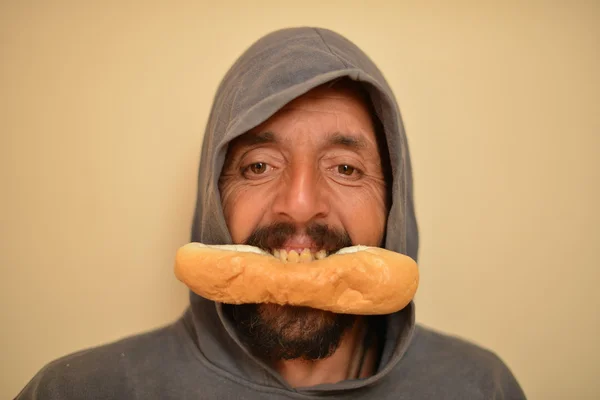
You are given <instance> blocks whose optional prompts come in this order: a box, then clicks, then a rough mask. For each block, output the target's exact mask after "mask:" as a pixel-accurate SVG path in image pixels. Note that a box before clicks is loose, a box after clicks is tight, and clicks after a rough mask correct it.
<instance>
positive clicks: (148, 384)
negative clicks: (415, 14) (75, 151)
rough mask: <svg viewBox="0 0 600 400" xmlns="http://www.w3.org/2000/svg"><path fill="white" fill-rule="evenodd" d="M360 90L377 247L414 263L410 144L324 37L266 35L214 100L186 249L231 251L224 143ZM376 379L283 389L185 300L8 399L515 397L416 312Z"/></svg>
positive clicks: (511, 387)
mask: <svg viewBox="0 0 600 400" xmlns="http://www.w3.org/2000/svg"><path fill="white" fill-rule="evenodd" d="M340 77H347V78H350V79H352V80H355V81H358V82H360V83H361V84H362V85H363V86H364V88H365V89H366V91H367V93H368V94H369V96H370V100H371V101H372V103H373V109H374V111H375V113H376V117H377V118H379V120H380V122H381V123H382V125H383V129H384V131H385V136H386V140H387V146H388V150H389V156H390V162H391V169H392V177H393V185H392V187H391V190H392V206H391V209H390V213H389V216H388V221H387V233H386V241H385V247H386V248H387V249H390V250H393V251H396V252H399V253H403V254H407V255H409V256H410V257H412V258H413V259H415V260H416V259H417V252H418V231H417V222H416V218H415V212H414V206H413V193H412V175H411V164H410V156H409V152H408V145H407V140H406V136H405V133H404V128H403V125H402V120H401V117H400V112H399V109H398V105H397V103H396V99H395V98H394V95H393V93H392V90H391V88H390V87H389V86H388V84H387V82H386V80H385V79H384V77H383V75H382V73H381V72H380V71H379V69H378V68H377V67H376V66H375V64H374V63H373V62H372V61H371V60H370V59H369V58H368V57H367V56H366V55H365V54H364V53H363V52H362V51H361V50H360V49H359V48H358V47H356V46H355V45H354V44H353V43H351V42H350V41H348V40H347V39H346V38H344V37H342V36H340V35H339V34H336V33H334V32H332V31H329V30H325V29H314V28H293V29H285V30H280V31H276V32H273V33H271V34H269V35H267V36H265V37H263V38H262V39H260V40H259V41H257V42H256V43H255V44H254V45H252V46H251V47H250V48H249V49H248V50H247V51H246V52H245V53H244V54H242V56H241V57H240V58H239V59H238V60H237V61H236V62H235V64H234V65H233V66H232V67H231V69H230V70H229V71H228V73H227V74H226V76H225V77H224V79H223V81H222V82H221V84H220V86H219V88H218V91H217V93H216V96H215V99H214V104H213V107H212V110H211V113H210V118H209V121H208V125H207V127H206V132H205V136H204V143H203V147H202V157H201V161H200V173H199V179H198V197H197V206H196V212H195V216H194V221H193V228H192V237H191V239H192V241H197V242H202V243H206V244H228V243H232V241H231V236H230V234H229V231H228V229H227V226H226V224H225V220H224V217H223V213H222V207H221V201H220V196H219V191H218V186H217V183H218V177H219V175H220V172H221V169H222V167H223V162H224V160H225V155H226V151H227V145H228V143H229V142H230V141H231V140H232V139H234V138H235V137H237V136H239V135H241V134H243V133H245V132H247V131H248V130H250V129H251V128H253V127H255V126H256V125H258V124H260V123H261V122H263V121H265V120H266V119H268V118H269V117H270V116H272V115H273V114H274V113H275V112H276V111H277V110H279V109H280V108H282V107H283V106H284V105H285V104H286V103H288V102H290V101H291V100H293V99H294V98H296V97H298V96H300V95H302V94H303V93H306V92H307V91H309V90H310V89H312V88H314V87H316V86H319V85H321V84H323V83H326V82H329V81H331V80H334V79H336V78H340ZM384 318H385V320H386V324H385V325H386V328H385V338H384V340H383V349H382V354H381V357H380V361H379V365H378V367H377V370H376V373H375V374H374V375H373V376H371V377H368V378H365V379H352V380H346V381H342V382H339V383H336V384H322V385H317V386H312V387H307V388H292V387H291V386H290V385H289V384H288V383H287V382H286V381H285V380H284V379H282V377H281V376H280V375H279V374H278V373H277V372H276V371H275V370H273V369H272V368H270V367H269V366H268V365H266V364H265V363H263V362H262V361H261V360H260V359H257V358H256V357H254V356H253V355H252V353H251V351H250V350H249V349H248V348H247V347H246V346H245V345H244V344H243V343H242V341H241V340H240V338H239V337H238V334H237V332H236V330H235V329H234V328H233V325H232V323H231V322H230V320H229V319H228V318H227V317H226V315H225V314H224V313H223V310H222V307H221V304H218V303H214V302H212V301H209V300H206V299H203V298H201V297H199V296H197V295H195V294H194V293H190V306H189V307H188V309H187V310H186V311H185V313H184V314H183V316H182V317H181V318H180V319H179V320H177V321H176V322H174V323H173V324H171V325H169V326H166V327H163V328H161V329H158V330H154V331H151V332H148V333H144V334H140V335H135V336H132V337H129V338H126V339H123V340H120V341H118V342H115V343H111V344H108V345H104V346H100V347H97V348H92V349H88V350H84V351H81V352H78V353H74V354H71V355H68V356H65V357H63V358H60V359H58V360H55V361H53V362H51V363H49V364H48V365H46V366H45V367H44V368H43V369H42V370H41V371H40V372H39V373H38V374H37V375H35V376H34V377H33V379H32V380H31V381H30V382H29V383H28V384H27V386H26V387H25V388H24V389H23V390H22V391H21V393H20V394H19V395H18V396H17V399H23V400H25V399H88V398H89V399H164V400H169V399H178V400H181V399H235V400H242V399H311V398H329V399H342V398H343V399H358V398H361V399H364V398H369V399H457V400H458V399H460V400H463V399H524V398H525V396H524V394H523V391H522V390H521V388H520V387H519V384H518V383H517V381H516V380H515V378H514V377H513V375H512V374H511V372H510V370H509V369H508V368H507V367H506V365H505V364H504V363H503V362H502V361H501V360H500V359H499V358H498V357H497V356H496V355H495V354H493V353H492V352H490V351H488V350H485V349H482V348H479V347H477V346H475V345H473V344H470V343H468V342H465V341H463V340H460V339H457V338H452V337H449V336H446V335H443V334H440V333H436V332H433V331H431V330H428V329H426V328H424V327H421V326H417V325H415V306H414V303H410V304H409V305H408V306H407V307H405V308H404V309H403V310H401V311H399V312H397V313H394V314H391V315H387V316H385V317H384Z"/></svg>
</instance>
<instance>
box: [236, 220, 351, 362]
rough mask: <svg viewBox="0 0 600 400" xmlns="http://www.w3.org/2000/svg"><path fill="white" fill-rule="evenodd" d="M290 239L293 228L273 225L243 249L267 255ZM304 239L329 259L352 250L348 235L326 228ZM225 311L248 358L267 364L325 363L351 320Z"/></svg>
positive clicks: (276, 310)
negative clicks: (247, 350) (345, 249)
mask: <svg viewBox="0 0 600 400" xmlns="http://www.w3.org/2000/svg"><path fill="white" fill-rule="evenodd" d="M295 233H296V227H295V226H294V225H292V224H287V223H276V224H273V225H269V226H266V227H262V228H259V229H257V230H256V231H255V232H253V233H252V235H250V237H249V238H248V239H247V240H246V242H245V244H247V245H251V246H256V247H259V248H262V249H263V250H266V251H270V250H272V249H278V248H281V247H282V246H283V244H284V243H285V241H286V240H287V239H288V238H289V237H290V236H292V235H294V234H295ZM305 233H306V234H307V235H308V236H310V237H311V239H312V240H313V241H314V242H315V243H316V246H317V247H318V248H322V249H325V250H327V251H328V253H331V252H335V251H337V250H339V249H341V248H343V247H349V246H352V241H351V239H350V236H349V235H348V233H347V232H345V231H340V230H336V229H332V228H330V227H328V226H327V225H322V224H311V225H310V226H308V227H307V229H306V232H305ZM224 311H225V312H226V313H227V314H228V315H229V317H230V318H231V320H232V321H233V323H234V326H235V328H236V330H237V332H238V333H239V334H240V336H241V339H242V341H243V342H245V344H246V345H247V346H249V347H250V349H251V350H252V352H253V353H254V354H255V355H256V356H258V357H260V358H262V359H264V360H267V361H271V362H272V361H277V360H291V359H304V360H318V359H322V358H326V357H329V356H331V355H332V354H333V353H334V352H335V350H336V349H337V348H338V346H339V344H340V341H341V339H342V337H343V335H344V333H346V331H347V330H348V329H350V328H351V327H352V326H353V325H354V322H355V320H356V316H354V315H350V314H335V313H332V312H329V311H323V310H317V309H314V308H309V307H298V306H289V305H278V304H269V303H265V304H242V305H224Z"/></svg>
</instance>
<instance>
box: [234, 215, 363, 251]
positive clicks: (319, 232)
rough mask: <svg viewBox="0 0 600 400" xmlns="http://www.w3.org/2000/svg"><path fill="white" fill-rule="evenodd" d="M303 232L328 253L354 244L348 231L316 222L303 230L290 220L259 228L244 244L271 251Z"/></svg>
mask: <svg viewBox="0 0 600 400" xmlns="http://www.w3.org/2000/svg"><path fill="white" fill-rule="evenodd" d="M303 233H304V234H306V235H307V236H308V237H310V238H311V240H312V241H313V242H315V245H316V246H317V247H318V248H319V249H325V250H326V251H327V252H328V253H333V252H336V251H338V250H339V249H341V248H344V247H350V246H352V239H350V235H349V234H348V232H346V231H345V230H343V229H337V228H333V227H331V226H329V225H327V224H319V223H316V222H315V223H312V224H310V225H308V226H307V227H306V228H305V229H304V230H303V231H302V230H301V229H300V228H298V227H297V226H295V225H294V224H291V223H289V222H275V223H273V224H270V225H267V226H263V227H260V228H257V229H256V230H255V231H254V232H252V234H250V236H248V238H247V239H246V241H245V242H244V244H247V245H250V246H255V247H258V248H260V249H263V250H265V251H269V250H271V249H278V248H281V247H283V244H284V243H285V242H286V241H287V240H288V239H289V238H290V237H292V236H294V235H298V234H303Z"/></svg>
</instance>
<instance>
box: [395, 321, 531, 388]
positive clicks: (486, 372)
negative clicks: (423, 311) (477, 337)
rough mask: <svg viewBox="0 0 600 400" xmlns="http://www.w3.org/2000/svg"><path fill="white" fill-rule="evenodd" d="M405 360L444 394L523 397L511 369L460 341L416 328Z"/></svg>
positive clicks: (489, 352) (488, 352)
mask: <svg viewBox="0 0 600 400" xmlns="http://www.w3.org/2000/svg"><path fill="white" fill-rule="evenodd" d="M406 357H407V361H409V363H410V364H411V366H412V368H413V370H412V372H413V373H415V374H417V375H420V376H422V377H424V376H427V377H428V379H430V381H431V382H437V383H438V384H439V387H440V388H444V389H445V390H447V392H445V394H447V395H448V394H450V393H452V392H453V391H454V390H456V391H457V393H461V394H464V393H465V391H466V392H468V393H469V395H470V396H471V397H470V398H488V396H490V395H492V394H493V395H495V396H498V397H497V398H499V399H502V398H504V399H524V398H525V395H524V394H523V391H522V389H521V387H520V386H519V384H518V382H517V380H516V379H515V377H514V376H513V374H512V372H511V370H510V369H509V367H508V366H507V365H506V363H505V362H504V361H503V360H502V359H501V358H500V357H499V356H498V355H497V354H496V353H495V352H494V351H492V350H490V349H487V348H484V347H482V346H480V345H477V344H475V343H473V342H470V341H468V340H465V339H463V338H460V337H457V336H452V335H449V334H446V333H443V332H439V331H436V330H434V329H431V328H428V327H425V326H422V325H417V327H416V329H415V335H414V338H413V341H412V344H411V346H410V348H409V350H408V351H407V353H406ZM442 398H445V397H443V396H442ZM448 398H452V396H448Z"/></svg>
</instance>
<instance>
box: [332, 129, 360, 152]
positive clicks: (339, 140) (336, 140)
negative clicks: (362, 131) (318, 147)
mask: <svg viewBox="0 0 600 400" xmlns="http://www.w3.org/2000/svg"><path fill="white" fill-rule="evenodd" d="M328 142H329V145H332V146H344V147H348V148H350V149H354V150H360V149H364V148H366V147H368V145H367V141H366V140H365V139H364V138H363V137H362V136H354V135H344V134H342V133H339V132H336V133H334V134H333V135H331V136H330V137H329V139H328Z"/></svg>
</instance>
